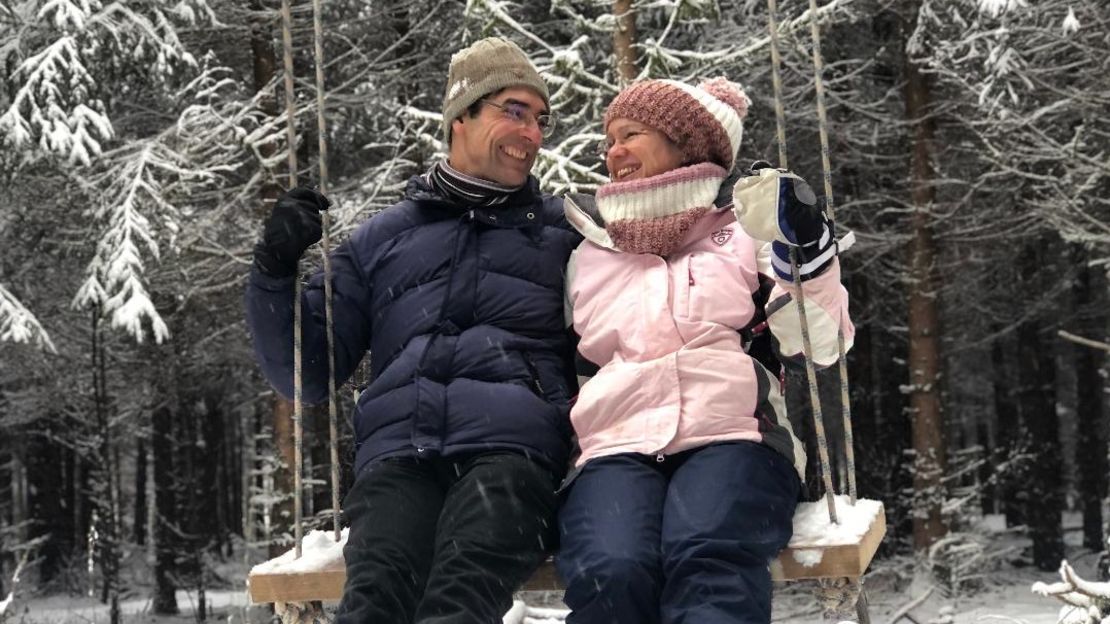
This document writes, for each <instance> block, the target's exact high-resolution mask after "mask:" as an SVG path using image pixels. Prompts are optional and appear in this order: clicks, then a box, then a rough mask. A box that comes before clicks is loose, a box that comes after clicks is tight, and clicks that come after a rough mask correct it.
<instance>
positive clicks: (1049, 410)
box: [1017, 243, 1065, 571]
mask: <svg viewBox="0 0 1110 624" xmlns="http://www.w3.org/2000/svg"><path fill="white" fill-rule="evenodd" d="M1040 246H1041V244H1040V243H1033V246H1032V247H1030V248H1029V249H1027V250H1026V253H1025V254H1023V256H1024V258H1023V259H1022V260H1019V262H1020V264H1021V266H1023V267H1025V271H1023V273H1024V274H1025V275H1030V273H1029V272H1028V271H1029V270H1030V269H1033V273H1032V274H1036V271H1037V270H1041V271H1043V270H1046V267H1045V265H1044V264H1043V263H1042V262H1041V261H1040V259H1038V254H1037V253H1036V252H1035V251H1034V250H1035V249H1037V248H1039V247H1040ZM1031 292H1035V291H1031ZM1046 325H1048V323H1046V322H1045V320H1044V319H1042V318H1036V317H1034V318H1030V319H1026V320H1025V321H1023V322H1022V323H1021V324H1020V325H1018V328H1017V340H1018V353H1017V361H1018V362H1019V363H1020V364H1021V365H1020V367H1019V368H1018V397H1017V398H1018V409H1019V410H1020V413H1021V422H1022V425H1023V428H1024V429H1025V430H1026V431H1027V432H1028V434H1029V439H1030V440H1031V441H1032V442H1033V444H1032V446H1031V447H1030V449H1029V451H1030V453H1031V454H1032V455H1033V458H1032V460H1031V462H1030V468H1029V479H1028V480H1027V482H1026V483H1025V487H1024V489H1025V491H1026V494H1027V496H1028V501H1029V504H1028V505H1027V507H1026V518H1027V520H1028V524H1029V534H1030V537H1032V539H1033V565H1034V566H1036V567H1037V568H1038V569H1040V570H1045V571H1053V570H1056V569H1058V568H1059V566H1060V560H1061V559H1063V558H1064V532H1063V524H1062V511H1063V508H1064V504H1065V500H1064V492H1063V487H1064V485H1063V480H1062V479H1061V478H1060V475H1061V473H1062V472H1063V462H1062V461H1061V456H1060V419H1059V417H1058V416H1057V415H1056V377H1055V375H1056V370H1055V369H1056V361H1055V358H1054V357H1053V350H1052V348H1051V343H1050V342H1049V341H1047V340H1045V338H1044V336H1043V335H1042V333H1041V332H1042V331H1043V329H1044V327H1045V326H1046Z"/></svg>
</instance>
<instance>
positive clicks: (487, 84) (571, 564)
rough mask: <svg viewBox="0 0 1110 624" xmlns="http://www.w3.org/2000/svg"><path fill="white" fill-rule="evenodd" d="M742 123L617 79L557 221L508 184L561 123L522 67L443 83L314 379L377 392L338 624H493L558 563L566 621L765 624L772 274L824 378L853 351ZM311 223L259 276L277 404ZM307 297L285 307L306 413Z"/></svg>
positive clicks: (773, 379)
mask: <svg viewBox="0 0 1110 624" xmlns="http://www.w3.org/2000/svg"><path fill="white" fill-rule="evenodd" d="M748 105H749V100H748V98H747V96H746V95H745V94H744V92H743V91H742V90H741V89H740V87H739V85H737V84H735V83H732V82H729V81H727V80H725V79H721V78H718V79H715V80H711V81H708V82H704V83H702V84H700V85H698V86H692V85H689V84H684V83H681V82H676V81H669V80H647V81H642V82H637V83H634V84H632V85H631V86H629V87H627V88H626V89H624V90H623V91H621V92H620V94H618V95H617V96H616V98H614V99H613V101H612V102H611V103H610V104H609V107H608V109H607V110H606V112H605V117H604V131H605V137H606V138H605V141H604V143H603V144H602V145H601V146H600V148H601V150H602V156H603V157H604V159H605V164H606V167H607V169H608V172H609V176H610V181H609V182H608V183H606V184H604V185H602V186H601V187H600V188H599V189H598V190H597V193H596V195H594V196H592V197H589V196H582V195H571V196H568V197H566V198H556V197H552V196H551V195H548V194H543V193H541V191H540V189H539V183H538V181H537V180H536V178H534V177H532V176H531V175H530V170H531V168H532V164H533V162H534V161H535V158H536V155H537V152H538V151H539V149H540V145H541V143H542V141H543V139H544V137H547V136H549V135H550V134H551V132H552V131H553V130H554V125H555V119H554V116H553V115H552V113H551V111H550V108H549V100H548V90H547V87H546V85H545V84H544V82H543V80H542V78H541V77H540V76H539V74H538V73H537V72H536V70H535V68H534V67H533V65H532V64H531V62H530V61H529V60H528V59H527V57H526V56H525V55H524V53H523V52H522V51H521V50H520V48H518V47H517V46H516V45H514V44H512V43H511V42H509V41H506V40H504V39H498V38H490V39H483V40H481V41H478V42H476V43H474V44H473V45H471V46H470V47H468V48H466V49H464V50H462V51H460V52H459V53H457V54H456V55H455V56H454V57H453V58H452V60H451V66H450V69H449V72H448V78H447V86H446V97H445V99H444V101H443V130H444V133H445V135H446V138H447V143H448V145H449V152H448V157H447V159H446V160H443V161H440V162H437V163H435V164H433V165H432V166H431V168H430V170H429V171H427V172H426V173H424V174H422V175H418V176H415V177H413V178H412V179H411V180H410V181H409V183H408V186H407V188H406V190H405V195H404V198H403V199H402V200H401V201H400V202H399V203H397V204H396V205H394V206H392V207H390V208H388V209H386V210H384V211H382V212H380V213H378V214H377V215H375V216H374V217H373V218H371V219H369V220H367V221H366V222H365V223H363V224H361V226H360V227H358V228H357V229H356V230H355V231H354V233H353V234H352V235H351V236H350V239H349V240H347V241H346V242H344V243H343V244H341V245H339V246H338V248H337V249H335V251H334V252H332V253H331V258H332V267H333V272H332V282H333V289H334V295H333V297H334V304H333V306H334V335H335V338H334V339H335V345H336V347H335V354H334V357H335V371H334V374H335V377H336V380H337V381H339V382H342V381H344V380H346V379H347V378H348V377H349V376H350V375H351V373H352V371H354V369H355V367H356V366H357V365H358V363H359V361H360V360H361V359H362V357H363V356H364V354H366V353H367V351H369V354H370V355H369V357H370V368H371V372H372V382H371V383H370V385H369V387H367V388H366V390H365V391H364V392H363V393H362V394H361V396H360V397H359V400H358V404H357V406H356V408H355V411H354V416H353V418H354V431H355V441H356V451H355V455H356V456H355V470H356V475H357V476H356V480H355V484H354V486H353V488H352V489H351V491H350V492H349V493H348V494H347V496H346V499H345V501H344V505H343V506H344V513H345V516H346V518H347V521H348V522H349V524H350V527H351V529H350V537H349V540H348V543H347V545H346V548H345V551H344V556H345V559H346V566H347V584H346V587H345V588H344V595H343V599H342V601H341V603H340V606H339V612H338V616H337V621H338V622H342V623H352V624H353V623H360V624H361V623H373V624H381V623H397V624H409V623H412V622H420V623H423V624H429V623H437V624H494V623H496V622H501V616H502V614H503V613H505V611H506V610H508V608H509V607H510V606H511V600H512V594H513V592H514V591H515V590H516V589H518V588H519V587H520V586H521V585H522V584H523V583H524V582H525V580H527V579H528V577H529V576H530V575H531V574H532V573H533V572H534V571H535V569H536V568H537V567H538V566H539V565H540V563H541V562H542V561H543V559H544V558H545V557H546V556H547V555H548V554H549V553H550V552H555V554H556V567H557V570H558V572H559V574H560V575H561V577H562V578H563V580H564V582H565V583H566V596H565V600H566V604H567V605H568V606H569V607H570V609H571V610H572V612H571V614H570V616H569V617H568V619H567V621H568V622H571V623H572V624H612V623H625V622H627V623H635V624H651V623H679V622H683V623H687V624H724V623H741V622H745V623H748V622H751V623H755V622H761V623H766V622H769V621H770V617H771V589H772V588H771V576H770V572H769V571H768V563H769V562H770V560H772V559H773V558H774V557H775V556H776V555H777V554H778V552H779V551H780V550H781V549H782V548H784V547H785V546H786V544H787V542H788V541H789V539H790V536H791V530H792V520H791V519H792V516H793V512H794V509H795V505H796V502H797V500H798V498H799V491H800V489H801V480H800V475H802V474H803V472H804V464H805V454H804V452H803V450H802V445H801V443H800V442H799V440H798V439H797V438H795V436H794V435H793V433H792V431H791V428H790V425H789V423H788V421H787V418H786V413H785V406H784V401H783V395H782V392H781V384H780V380H779V379H780V378H779V370H778V364H777V362H775V363H768V364H767V365H764V364H763V363H761V362H760V361H759V360H758V359H757V357H756V354H755V351H754V350H752V349H751V348H750V346H751V344H752V342H753V341H755V342H756V343H767V344H772V345H773V347H774V351H775V354H776V355H777V356H778V358H779V359H781V360H782V361H785V362H790V361H796V360H797V358H799V354H800V353H801V351H802V348H801V346H800V340H801V337H800V334H801V331H800V327H799V322H798V312H797V310H796V306H795V305H794V304H793V303H792V302H791V297H790V294H789V293H791V292H792V289H793V288H794V286H793V285H792V284H791V280H792V268H793V267H792V266H791V259H790V256H791V254H790V251H791V249H793V250H796V252H797V257H798V258H799V259H800V260H799V261H798V263H799V264H800V267H799V271H798V273H799V275H800V279H801V283H802V288H803V290H804V298H805V302H806V314H807V316H808V320H809V326H810V329H811V334H812V337H813V358H814V360H815V361H816V363H817V364H818V365H822V366H827V365H829V364H831V363H832V362H833V361H835V360H836V359H837V357H838V356H837V352H838V351H837V338H836V336H837V331H838V329H840V330H843V332H844V335H845V337H846V338H847V339H848V340H849V341H850V339H851V336H852V333H853V329H852V325H851V323H850V321H849V320H848V314H847V294H846V292H845V290H844V289H843V288H842V287H841V285H840V270H839V265H838V261H837V258H836V243H835V240H834V238H833V232H832V229H831V224H830V222H829V221H828V219H827V218H826V216H825V215H824V214H823V212H822V211H821V210H820V209H819V208H818V206H817V200H816V198H815V197H814V194H813V192H812V190H810V187H809V186H808V185H806V183H805V182H804V181H802V180H801V179H800V178H798V177H797V176H795V175H793V174H790V173H787V172H784V171H780V170H776V169H772V168H770V167H753V169H754V170H753V169H749V170H747V171H744V172H743V173H740V172H739V171H738V169H739V168H738V167H736V166H735V165H736V163H735V158H736V155H737V152H738V150H739V148H740V140H741V136H742V131H743V120H744V117H745V115H746V114H747V110H748ZM328 205H329V201H328V200H327V199H326V198H324V197H323V196H322V195H320V194H318V193H316V192H315V191H313V190H310V189H305V188H298V189H294V190H292V191H290V192H288V193H286V194H285V195H284V196H282V197H281V198H279V199H278V201H277V202H276V204H275V205H274V208H273V212H272V214H271V216H270V217H269V218H268V220H267V221H266V224H265V229H264V234H263V240H262V241H261V242H260V243H259V244H258V245H257V247H256V248H255V252H254V267H253V269H252V271H251V275H250V279H249V282H248V286H247V294H246V306H247V317H248V320H249V324H250V329H251V333H252V335H253V340H254V346H255V351H256V355H257V357H258V360H259V362H260V363H261V367H262V370H263V371H264V372H265V374H266V376H267V378H268V379H269V380H270V382H271V383H273V384H274V386H275V387H276V388H277V389H278V390H279V391H280V392H281V393H282V394H284V395H286V396H292V390H293V389H292V369H293V367H292V363H293V352H292V342H293V341H292V333H293V318H294V315H293V305H294V301H293V292H294V286H293V284H294V280H295V279H297V275H296V272H297V262H298V259H299V258H300V257H301V255H302V254H303V253H304V251H305V249H307V248H308V247H309V246H310V245H312V244H313V243H315V242H317V241H318V240H319V238H320V221H321V219H320V211H321V210H325V209H327V207H328ZM323 280H324V277H323V275H320V274H317V275H315V276H313V277H312V278H311V279H310V281H309V283H308V285H307V287H306V289H305V292H304V295H303V298H302V300H301V301H300V302H298V303H297V305H301V306H303V309H304V317H303V318H304V322H303V344H304V346H303V349H304V397H305V400H306V401H307V402H321V401H323V400H325V399H326V395H327V355H326V337H325V323H324V288H323ZM788 304H789V305H788ZM768 367H772V368H771V370H769V368H768ZM587 378H588V381H587V380H586V379H587ZM579 382H581V384H580V383H579ZM568 467H569V473H568Z"/></svg>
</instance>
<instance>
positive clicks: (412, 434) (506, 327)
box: [246, 176, 581, 474]
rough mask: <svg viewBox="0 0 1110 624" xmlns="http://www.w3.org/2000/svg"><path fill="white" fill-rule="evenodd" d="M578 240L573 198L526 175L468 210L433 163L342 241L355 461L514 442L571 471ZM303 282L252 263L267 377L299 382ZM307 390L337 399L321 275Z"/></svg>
mask: <svg viewBox="0 0 1110 624" xmlns="http://www.w3.org/2000/svg"><path fill="white" fill-rule="evenodd" d="M580 240H581V238H580V236H579V235H578V234H577V233H576V232H574V231H573V230H572V229H571V228H570V226H569V225H568V224H567V222H566V220H565V219H564V217H563V209H562V201H561V200H559V199H556V198H554V197H551V196H544V195H540V193H539V187H538V183H537V182H536V180H535V179H534V178H529V182H528V184H527V185H526V186H525V188H524V189H522V190H521V191H518V192H516V193H514V194H513V196H512V197H511V198H510V201H509V202H508V203H507V204H503V205H500V206H497V207H495V208H475V209H470V208H467V207H463V206H460V205H458V204H456V203H453V202H452V201H451V200H448V199H446V198H444V197H442V196H440V195H438V194H436V193H435V191H434V190H432V188H431V187H430V186H429V185H428V184H427V183H426V181H425V180H424V178H423V177H422V176H417V177H414V178H412V179H411V180H410V181H409V184H408V188H407V189H406V192H405V198H404V199H403V200H402V201H401V202H400V203H398V204H397V205H394V206H392V207H390V208H388V209H386V210H384V211H382V212H381V213H380V214H378V215H376V216H374V217H373V218H371V219H369V220H368V221H367V222H365V223H363V224H362V225H361V226H360V227H359V228H358V229H357V230H356V231H355V232H354V233H353V234H352V235H351V237H350V239H349V240H348V241H347V242H345V243H343V244H342V245H340V246H339V247H338V248H337V249H336V250H335V252H334V253H333V254H332V268H333V281H332V283H333V293H334V294H333V297H334V298H333V301H334V304H333V306H334V308H333V314H334V320H335V343H336V354H335V368H336V371H335V376H336V379H337V382H342V381H344V380H346V379H347V378H348V377H349V376H350V375H351V373H352V372H353V371H354V369H355V367H356V366H357V365H358V363H359V361H360V360H361V359H362V357H363V355H365V354H366V352H367V350H369V352H370V354H369V356H370V368H371V371H372V382H371V383H370V385H369V387H368V388H367V389H366V391H365V392H363V393H362V395H361V397H360V398H359V401H358V405H357V406H356V408H355V413H354V428H355V439H356V444H357V454H356V459H355V470H356V474H358V473H360V472H361V471H362V468H363V467H365V466H366V465H367V464H368V463H370V462H372V461H374V460H377V459H382V458H385V457H390V456H395V455H410V454H411V455H415V454H427V455H429V456H431V455H443V456H448V455H451V454H454V453H463V452H470V451H481V450H494V449H496V450H515V451H518V452H521V453H524V454H526V455H528V456H530V457H533V458H534V459H536V460H538V461H540V462H542V463H544V464H546V465H548V466H549V467H550V468H552V469H553V470H555V471H556V472H561V470H562V469H563V467H564V466H565V465H566V462H567V458H568V454H569V446H570V436H571V427H570V421H569V417H568V412H569V407H568V404H569V399H570V395H571V392H572V389H571V384H573V383H574V381H573V368H572V366H573V348H572V346H571V345H570V343H569V339H568V333H567V330H566V329H565V324H564V319H563V280H564V271H565V268H566V264H567V259H568V258H569V256H570V253H571V251H572V250H573V249H574V248H575V246H577V244H578V243H579V241H580ZM292 293H293V279H292V278H285V279H277V278H272V277H269V276H267V275H264V274H262V273H259V272H258V271H257V269H255V270H253V271H252V273H251V276H250V279H249V281H248V285H247V293H246V308H247V321H248V323H249V326H250V330H251V334H252V337H253V341H254V349H255V354H256V356H257V358H258V361H259V362H260V364H261V367H262V371H263V373H264V374H265V375H266V378H267V379H268V380H269V381H270V383H272V384H273V385H274V387H275V388H277V390H278V391H279V392H280V393H281V394H283V395H285V396H286V397H290V396H292V391H293V382H292V377H293V348H292V342H293V341H292V326H293V306H292ZM302 304H303V305H304V308H303V310H304V316H303V318H304V330H303V332H304V334H303V335H304V338H303V340H304V346H303V362H304V363H303V371H304V399H305V401H306V403H318V402H322V401H324V400H326V398H327V368H326V364H325V361H326V355H325V353H326V342H325V340H326V338H325V331H324V288H323V276H322V275H321V274H317V275H315V276H314V277H313V278H312V279H311V280H310V281H309V284H308V286H307V287H306V288H305V294H304V297H303V299H302Z"/></svg>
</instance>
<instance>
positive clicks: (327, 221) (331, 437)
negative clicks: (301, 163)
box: [312, 0, 341, 542]
mask: <svg viewBox="0 0 1110 624" xmlns="http://www.w3.org/2000/svg"><path fill="white" fill-rule="evenodd" d="M320 13H321V10H320V0H312V31H313V39H315V50H314V53H315V54H314V55H315V62H316V130H317V134H318V135H319V156H320V192H321V193H322V194H324V195H327V192H328V190H327V189H328V141H327V137H328V134H327V125H326V123H325V118H324V29H323V26H322V25H321V18H320ZM321 228H322V240H321V247H320V250H321V252H322V254H323V257H324V317H325V324H326V326H327V340H328V446H329V451H330V454H331V520H332V529H333V530H334V531H335V541H337V542H338V541H339V539H340V537H341V533H340V530H339V416H338V413H337V412H338V405H337V400H336V396H335V372H334V371H335V322H334V318H333V316H332V283H331V258H330V257H329V256H328V250H329V249H331V213H330V211H328V210H325V211H324V214H323V215H321Z"/></svg>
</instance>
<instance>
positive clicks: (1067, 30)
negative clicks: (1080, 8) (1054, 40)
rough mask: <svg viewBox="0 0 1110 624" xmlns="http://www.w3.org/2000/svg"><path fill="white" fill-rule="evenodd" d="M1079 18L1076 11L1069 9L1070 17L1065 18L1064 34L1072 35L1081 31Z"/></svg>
mask: <svg viewBox="0 0 1110 624" xmlns="http://www.w3.org/2000/svg"><path fill="white" fill-rule="evenodd" d="M1079 26H1080V24H1079V18H1077V17H1075V9H1073V8H1071V7H1068V16H1067V17H1065V18H1064V34H1065V35H1070V34H1072V33H1074V32H1075V31H1077V30H1079Z"/></svg>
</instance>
